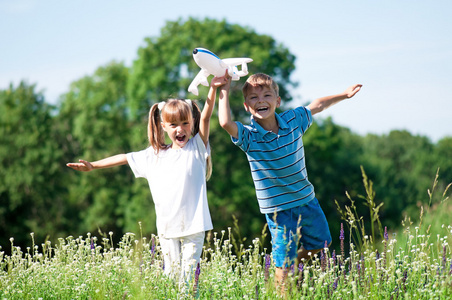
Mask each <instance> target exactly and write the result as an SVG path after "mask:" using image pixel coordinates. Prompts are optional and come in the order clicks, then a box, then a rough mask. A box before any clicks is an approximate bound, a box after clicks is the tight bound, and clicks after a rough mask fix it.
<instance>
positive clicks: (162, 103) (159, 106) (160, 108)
mask: <svg viewBox="0 0 452 300" xmlns="http://www.w3.org/2000/svg"><path fill="white" fill-rule="evenodd" d="M165 104H166V103H165V101H162V102H159V104H158V106H157V107H158V109H159V110H160V111H161V110H162V109H163V106H165Z"/></svg>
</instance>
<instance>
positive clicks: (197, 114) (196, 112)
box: [191, 101, 201, 136]
mask: <svg viewBox="0 0 452 300" xmlns="http://www.w3.org/2000/svg"><path fill="white" fill-rule="evenodd" d="M191 105H192V116H193V132H192V135H193V136H195V135H196V134H198V132H199V122H201V109H200V108H199V106H198V104H196V102H195V101H192V102H191Z"/></svg>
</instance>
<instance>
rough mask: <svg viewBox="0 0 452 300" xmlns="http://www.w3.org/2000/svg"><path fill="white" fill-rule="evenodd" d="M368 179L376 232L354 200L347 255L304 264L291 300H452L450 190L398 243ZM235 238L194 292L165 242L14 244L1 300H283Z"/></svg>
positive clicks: (294, 276) (4, 262)
mask: <svg viewBox="0 0 452 300" xmlns="http://www.w3.org/2000/svg"><path fill="white" fill-rule="evenodd" d="M363 179H364V185H365V187H366V196H365V197H363V198H364V201H365V203H367V205H368V207H369V209H371V210H372V213H373V214H371V216H372V224H373V225H372V226H371V229H370V231H369V233H367V229H366V228H364V222H362V219H361V218H360V217H359V216H357V215H356V214H355V213H354V212H356V210H354V209H353V205H354V202H353V201H352V200H351V199H350V200H351V203H352V204H351V206H350V207H345V208H344V209H342V212H343V213H345V214H344V222H345V224H346V226H345V228H347V230H348V232H346V231H345V230H343V231H341V236H340V238H341V239H340V240H341V253H335V252H334V251H333V252H332V253H331V252H330V251H329V249H328V248H325V249H324V250H323V251H321V252H320V253H319V254H318V255H314V256H313V257H312V259H311V260H310V261H302V262H300V263H299V264H297V265H296V266H295V268H294V269H293V270H292V272H291V274H290V276H288V278H287V283H286V284H285V290H286V291H285V297H287V298H288V299H405V298H408V299H450V298H451V297H452V255H451V247H450V243H451V240H452V226H451V225H450V224H448V223H444V224H442V225H441V226H439V228H437V230H438V231H436V232H435V233H433V232H432V231H431V230H432V227H431V226H425V225H427V224H426V223H427V222H431V221H430V220H434V219H435V216H436V214H440V213H444V211H446V212H447V211H448V210H449V211H450V209H451V208H452V206H450V204H449V202H447V201H446V200H447V197H445V195H446V192H447V189H448V188H449V187H450V185H449V186H448V187H447V188H446V191H445V192H444V194H443V199H442V201H441V202H440V203H437V204H435V203H434V204H432V205H429V207H428V209H426V210H424V211H423V215H422V217H421V219H422V220H423V221H422V222H423V223H424V225H422V224H421V225H419V224H416V225H413V224H412V222H408V221H407V222H405V223H404V228H403V231H402V232H401V233H400V235H396V236H395V235H391V234H389V233H388V231H387V228H384V229H383V227H382V226H381V224H380V223H379V218H378V208H379V205H377V204H375V201H374V198H375V193H374V192H373V190H372V184H371V182H370V181H369V180H368V179H367V177H366V176H365V174H364V171H363ZM432 192H433V189H432ZM339 209H341V208H339ZM429 218H431V219H429ZM427 220H429V221H427ZM444 220H446V221H449V220H450V218H445V219H444ZM235 224H236V225H235V226H238V225H237V223H235ZM376 229H377V230H376ZM234 232H236V231H235V229H231V228H230V229H229V230H228V231H227V232H225V231H222V232H221V233H213V234H212V235H211V237H209V238H208V239H207V240H208V243H206V246H205V248H204V252H203V257H202V260H201V262H200V264H199V265H198V268H197V270H196V272H195V274H194V276H192V277H191V280H190V282H187V283H186V286H185V288H181V287H180V285H178V283H177V282H176V281H174V280H173V279H171V278H169V277H167V276H165V275H164V274H163V268H164V266H163V259H162V256H161V252H160V247H159V241H158V237H156V236H151V237H150V238H147V237H143V236H142V235H141V233H140V234H139V236H137V235H136V234H134V233H127V234H125V235H124V236H123V237H122V240H121V241H120V242H119V244H118V245H114V244H113V242H112V235H113V233H110V234H109V235H106V236H105V235H102V236H101V237H99V238H98V237H96V236H92V235H91V234H89V233H88V234H87V235H86V236H84V237H82V236H79V237H76V238H75V237H71V236H70V237H67V238H65V239H59V241H58V243H57V244H55V245H53V244H51V242H49V241H46V242H44V243H43V244H41V245H36V244H35V241H34V238H33V234H32V235H31V246H30V247H28V248H27V249H20V248H19V247H17V246H15V245H14V239H13V238H11V255H5V254H4V252H0V299H278V298H282V297H283V296H281V294H280V293H278V291H277V290H276V288H275V286H274V271H275V267H274V264H273V263H272V260H271V256H270V255H269V253H268V252H269V251H268V250H267V249H263V248H262V244H263V243H262V242H263V241H262V239H255V240H253V241H252V243H251V244H250V245H248V246H245V245H243V244H242V243H241V242H242V239H241V238H240V237H239V238H237V237H235V236H234ZM376 232H377V233H378V234H379V237H375V234H377V233H376ZM346 237H348V238H346ZM399 237H403V239H400V238H399ZM264 238H266V237H264ZM345 240H348V241H346V242H345ZM399 240H400V241H399ZM344 243H347V246H348V249H349V250H347V251H346V252H345V250H344V245H343V244H344ZM187 287H188V288H187Z"/></svg>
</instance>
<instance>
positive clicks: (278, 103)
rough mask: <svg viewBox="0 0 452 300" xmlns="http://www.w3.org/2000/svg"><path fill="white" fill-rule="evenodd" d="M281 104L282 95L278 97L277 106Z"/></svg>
mask: <svg viewBox="0 0 452 300" xmlns="http://www.w3.org/2000/svg"><path fill="white" fill-rule="evenodd" d="M280 106H281V97H278V98H277V99H276V107H280Z"/></svg>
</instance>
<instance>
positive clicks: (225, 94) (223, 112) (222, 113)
mask: <svg viewBox="0 0 452 300" xmlns="http://www.w3.org/2000/svg"><path fill="white" fill-rule="evenodd" d="M230 86H231V78H229V80H228V83H226V84H225V85H223V86H222V87H221V90H220V101H219V103H218V119H219V121H220V126H221V127H223V129H224V130H226V131H227V132H228V133H229V135H230V136H232V137H233V138H238V127H237V124H236V123H235V122H234V121H233V120H232V116H231V107H230V105H229V88H230Z"/></svg>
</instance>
